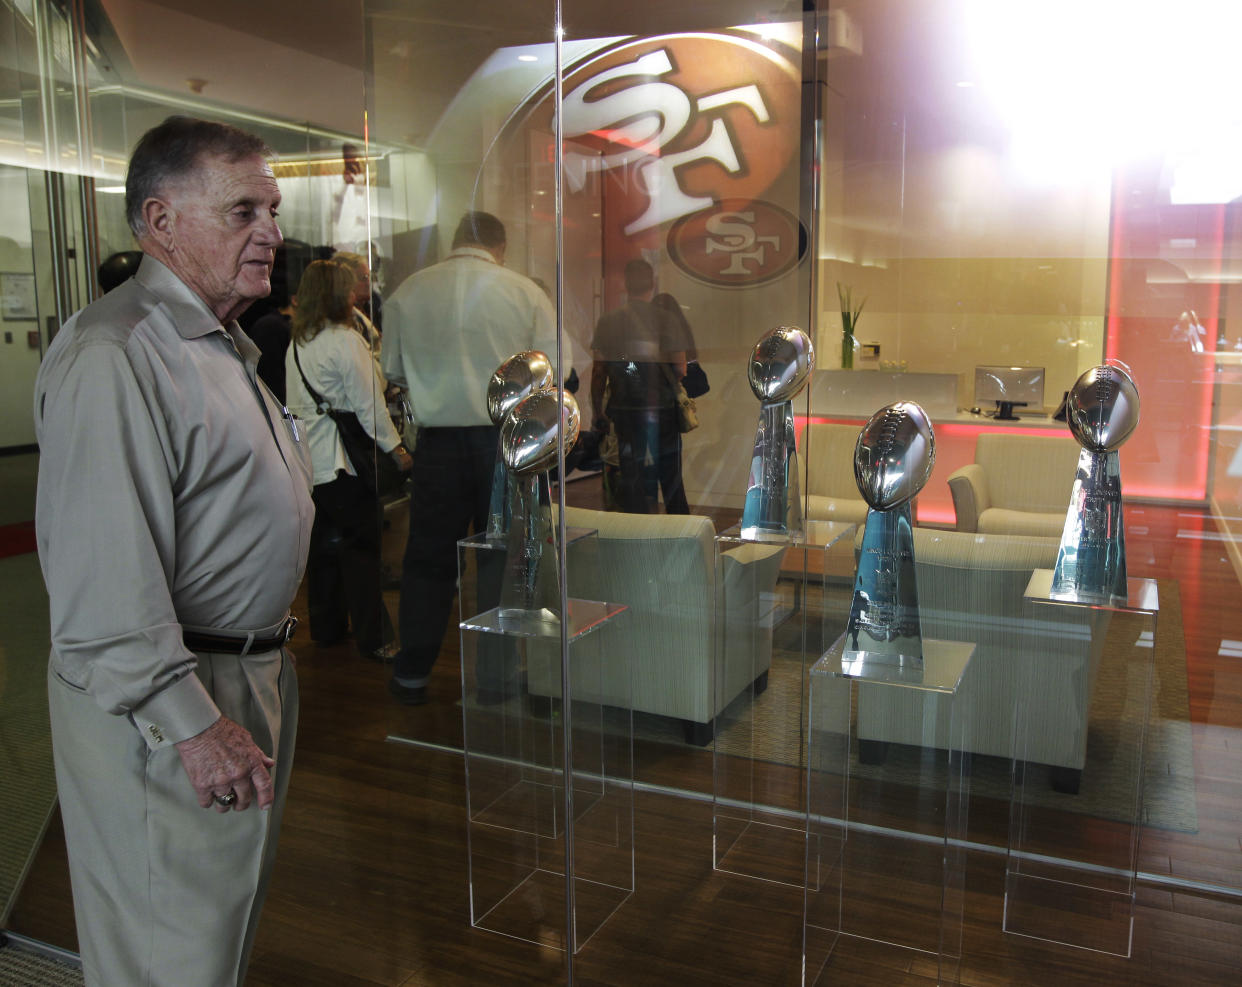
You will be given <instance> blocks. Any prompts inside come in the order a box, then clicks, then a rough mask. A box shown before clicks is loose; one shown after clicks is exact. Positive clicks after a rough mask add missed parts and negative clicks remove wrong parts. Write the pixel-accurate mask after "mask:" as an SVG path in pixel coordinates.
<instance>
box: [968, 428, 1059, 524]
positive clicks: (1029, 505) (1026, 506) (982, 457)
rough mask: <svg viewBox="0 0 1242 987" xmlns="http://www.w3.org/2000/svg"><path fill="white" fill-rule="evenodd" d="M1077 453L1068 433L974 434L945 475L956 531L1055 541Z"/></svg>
mask: <svg viewBox="0 0 1242 987" xmlns="http://www.w3.org/2000/svg"><path fill="white" fill-rule="evenodd" d="M1079 451H1080V448H1079V445H1078V443H1077V442H1075V441H1074V439H1072V438H1071V437H1070V436H1068V435H1065V436H1061V435H1048V436H1043V435H1006V434H1004V433H1003V432H985V433H984V434H982V435H980V436H979V437H978V439H976V441H975V461H974V462H973V463H971V464H970V465H968V466H963V467H962V468H961V469H959V470H957V471H956V472H955V473H954V474H953V475H952V476H950V477H949V490H950V491H952V494H953V509H954V510H955V511H956V512H957V530H958V531H980V532H983V533H984V534H995V535H1031V536H1035V537H1043V538H1060V537H1061V530H1062V528H1064V526H1065V513H1066V511H1067V510H1068V509H1069V500H1070V492H1071V490H1072V489H1073V486H1074V473H1075V471H1076V470H1077V468H1078V453H1079Z"/></svg>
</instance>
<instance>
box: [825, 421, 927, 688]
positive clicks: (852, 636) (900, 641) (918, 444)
mask: <svg viewBox="0 0 1242 987" xmlns="http://www.w3.org/2000/svg"><path fill="white" fill-rule="evenodd" d="M935 462H936V436H935V433H934V432H933V431H932V427H931V422H930V421H928V419H927V414H926V413H925V412H924V411H923V409H922V408H920V407H919V406H918V405H917V404H915V403H914V402H913V401H898V402H897V403H896V404H890V405H888V406H887V407H885V408H881V409H880V410H879V411H877V412H876V413H875V414H874V415H872V416H871V419H870V420H869V421H868V422H867V424H866V425H864V426H863V429H862V431H861V432H860V433H859V434H858V442H857V443H856V444H855V446H854V479H855V481H856V482H857V483H858V489H859V490H860V491H861V492H862V495H863V499H865V500H866V501H867V504H868V505H869V508H870V509H869V510H868V511H867V526H866V528H865V529H864V530H863V541H862V554H861V555H860V556H859V559H858V574H857V576H856V577H855V579H854V599H853V602H852V603H851V604H850V619H849V624H848V625H847V626H846V631H845V649H844V653H843V655H842V661H843V662H849V663H851V664H853V663H856V662H858V661H860V660H861V661H863V662H865V663H869V664H880V665H899V666H902V667H903V668H905V669H909V670H910V671H922V668H923V634H922V629H921V625H920V623H919V596H918V588H917V586H916V585H915V581H914V535H913V532H912V530H911V524H912V521H911V516H910V501H911V500H913V499H914V497H915V495H916V494H917V493H918V492H919V491H920V490H922V489H923V485H924V484H925V483H927V480H928V477H930V476H931V471H932V466H934V465H935Z"/></svg>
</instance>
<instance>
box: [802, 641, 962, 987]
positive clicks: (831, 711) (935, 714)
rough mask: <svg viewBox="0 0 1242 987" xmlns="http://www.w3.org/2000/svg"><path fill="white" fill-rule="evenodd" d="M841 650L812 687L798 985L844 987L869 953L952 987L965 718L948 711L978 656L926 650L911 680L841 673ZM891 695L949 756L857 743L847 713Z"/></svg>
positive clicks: (947, 647)
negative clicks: (908, 704) (906, 696)
mask: <svg viewBox="0 0 1242 987" xmlns="http://www.w3.org/2000/svg"><path fill="white" fill-rule="evenodd" d="M844 643H845V638H844V636H842V637H841V638H840V639H838V640H837V642H836V643H835V644H834V645H833V646H832V648H831V649H830V650H829V651H828V652H827V653H826V654H825V655H824V656H823V658H821V659H820V660H819V661H818V662H816V663H815V665H814V667H813V668H812V669H811V675H810V679H811V709H810V724H811V732H810V757H809V765H808V771H807V786H808V792H807V794H808V798H807V837H808V838H807V844H806V858H805V859H806V872H807V876H806V892H805V910H804V916H803V948H804V954H803V969H804V972H805V977H804V981H805V983H807V984H816V983H824V984H828V983H835V982H841V983H845V982H849V979H850V978H849V975H848V973H845V972H842V971H846V970H849V969H851V968H852V967H851V966H850V964H851V962H852V961H853V960H854V959H856V958H858V957H867V958H868V960H867V961H868V962H874V961H875V957H876V955H877V954H876V950H877V947H878V948H880V949H883V950H886V951H895V952H899V953H901V954H903V955H902V956H901V957H900V958H895V960H894V962H895V963H900V964H901V965H900V966H895V967H894V969H905V970H907V972H908V973H909V974H911V975H913V976H915V977H918V978H920V979H922V978H926V979H928V980H932V981H934V982H936V983H940V984H956V983H958V982H959V978H960V966H961V955H962V922H963V911H964V904H965V881H966V859H965V856H966V826H967V821H968V815H969V812H968V810H969V797H970V776H969V773H968V771H967V769H966V761H967V758H965V757H964V756H963V743H964V739H965V737H966V736H967V735H968V730H969V724H968V723H967V722H966V720H967V719H968V710H967V709H966V707H965V705H964V704H963V703H960V702H957V701H956V699H957V694H958V689H959V686H960V685H961V683H962V679H963V676H964V675H965V674H966V672H967V668H968V666H969V664H970V659H971V656H972V655H973V654H974V649H975V646H974V645H973V644H969V643H962V642H956V641H937V640H933V639H930V638H924V639H923V662H924V667H923V669H922V671H921V672H912V671H911V670H909V669H907V668H904V667H900V666H896V665H887V666H885V665H882V664H875V663H872V662H869V661H858V662H847V661H845V660H844V658H843V652H844ZM889 689H902V690H909V691H910V692H911V694H912V695H913V697H914V699H915V704H914V708H915V709H916V712H915V714H914V715H916V716H919V717H921V721H920V722H921V733H922V735H923V736H924V737H927V738H928V740H929V743H930V741H931V739H932V738H937V737H940V738H944V737H947V738H948V740H949V747H948V749H947V750H944V749H938V748H936V747H932V746H927V747H909V746H904V745H897V744H890V745H887V746H884V745H880V748H881V749H879V750H877V748H876V746H874V745H873V744H871V745H869V744H868V743H863V744H860V743H859V742H858V738H857V728H856V726H855V722H854V721H855V715H854V714H855V712H856V711H863V710H864V709H865V705H866V703H867V701H868V698H869V697H871V696H875V695H877V693H876V691H875V690H889ZM858 715H861V713H859V714H858ZM838 968H839V969H838Z"/></svg>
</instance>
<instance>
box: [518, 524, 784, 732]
mask: <svg viewBox="0 0 1242 987" xmlns="http://www.w3.org/2000/svg"><path fill="white" fill-rule="evenodd" d="M565 523H566V525H567V526H569V527H576V528H590V529H595V530H597V531H598V532H599V534H598V536H597V537H596V538H588V539H584V540H583V541H581V542H579V543H577V544H574V545H571V546H570V550H569V556H568V562H567V568H568V572H569V587H568V589H569V595H570V596H571V597H576V598H579V599H587V600H606V601H608V602H613V603H623V604H625V605H626V606H627V607H629V613H627V614H625V615H624V616H623V617H622V618H620V619H618V620H615V621H613V622H611V623H610V624H609V625H607V626H606V627H604V628H603V629H601V630H600V631H599V632H598V633H600V634H602V635H603V642H602V647H603V649H604V660H603V672H602V675H601V676H592V678H594V679H595V682H598V683H599V686H598V689H591V688H590V687H589V686H590V685H591V684H593V683H585V684H584V686H583V688H581V689H578V688H575V695H577V696H579V697H580V698H581V699H583V700H585V701H587V702H596V703H603V704H605V705H625V703H624V699H623V697H624V696H625V695H626V694H627V693H628V694H629V695H630V702H629V706H630V708H631V709H633V710H634V711H636V712H643V713H653V714H656V715H659V716H667V717H673V718H675V719H677V720H679V721H681V723H682V726H683V728H684V731H685V738H686V741H687V742H688V743H694V744H698V745H703V744H707V743H709V742H710V741H711V739H712V737H713V736H714V730H715V718H716V716H717V715H718V714H719V713H720V711H721V710H722V709H724V707H725V706H726V705H728V703H729V702H730V701H731V700H732V699H734V698H735V697H736V696H738V695H739V694H740V693H741V692H742V691H743V690H744V689H747V688H749V687H751V685H752V683H754V682H755V681H756V680H759V682H758V687H759V688H762V686H763V682H764V676H765V674H766V672H767V669H768V668H769V667H770V665H771V661H772V628H771V626H770V624H769V623H768V622H767V621H764V620H762V619H761V618H762V617H763V616H764V614H765V608H768V607H770V606H771V604H772V596H773V591H774V589H775V586H776V579H777V575H778V571H779V568H780V562H781V556H782V553H783V551H784V549H783V548H782V547H780V546H772V545H759V544H744V545H740V546H738V547H736V548H732V549H729V550H727V551H723V552H722V551H720V550H719V548H718V545H717V542H716V531H715V528H714V527H713V525H712V522H711V519H710V518H707V517H700V516H696V515H674V514H622V513H616V512H609V511H597V510H587V509H584V508H573V507H570V508H567V509H566V513H565ZM717 614H721V615H723V617H722V619H721V620H719V621H718V620H717ZM554 657H555V656H554V655H553V654H552V652H551V651H549V652H548V654H547V655H541V657H540V658H539V659H536V657H535V653H534V652H532V653H531V658H530V659H529V662H530V666H529V668H528V676H529V690H530V693H531V695H532V696H549V697H553V696H559V695H560V667H559V662H558V661H553V660H552V659H553V658H554ZM544 659H546V660H544ZM571 662H572V654H571ZM570 674H571V676H572V675H573V666H572V664H571V669H570ZM627 679H628V682H627V681H626V680H627ZM718 682H719V683H720V688H717V683H718Z"/></svg>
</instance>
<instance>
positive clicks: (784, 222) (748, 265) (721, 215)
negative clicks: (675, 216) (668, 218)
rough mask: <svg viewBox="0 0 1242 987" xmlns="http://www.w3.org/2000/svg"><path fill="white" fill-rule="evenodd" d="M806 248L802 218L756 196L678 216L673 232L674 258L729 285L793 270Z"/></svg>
mask: <svg viewBox="0 0 1242 987" xmlns="http://www.w3.org/2000/svg"><path fill="white" fill-rule="evenodd" d="M805 250H806V236H805V233H804V232H803V229H802V226H801V224H800V223H799V222H798V221H797V219H795V218H794V217H793V216H791V215H790V214H789V213H787V212H786V211H785V210H784V209H781V208H780V207H779V206H774V205H773V204H772V203H770V202H761V201H756V200H753V199H725V200H724V201H722V202H720V203H718V204H717V205H716V206H715V207H713V208H712V209H710V210H707V211H705V212H700V213H695V214H694V215H693V216H687V217H685V218H684V219H681V220H678V222H677V223H675V224H674V226H673V228H672V229H671V230H670V231H669V234H668V255H669V257H670V258H671V259H672V261H673V263H674V264H676V265H677V266H678V267H679V268H681V270H682V271H684V272H685V273H686V274H688V275H689V276H690V277H692V278H694V279H696V280H698V281H705V282H707V283H708V284H714V285H720V286H722V287H726V288H740V287H751V286H753V285H756V284H762V283H764V282H767V281H774V280H776V279H777V278H779V277H782V276H783V275H785V274H787V273H788V272H789V271H791V270H793V268H794V267H795V266H796V265H797V263H798V259H799V258H800V257H801V256H802V253H803V251H805Z"/></svg>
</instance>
